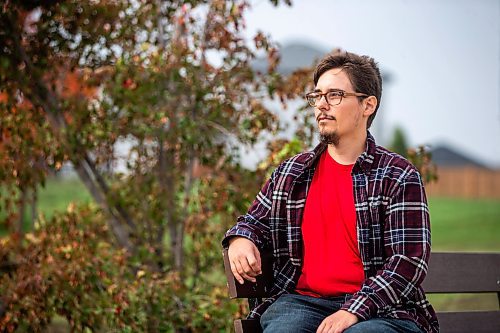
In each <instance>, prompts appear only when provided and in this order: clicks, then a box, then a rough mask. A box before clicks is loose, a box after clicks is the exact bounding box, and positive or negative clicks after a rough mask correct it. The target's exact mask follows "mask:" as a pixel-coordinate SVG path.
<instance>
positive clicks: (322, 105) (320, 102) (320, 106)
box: [316, 95, 330, 110]
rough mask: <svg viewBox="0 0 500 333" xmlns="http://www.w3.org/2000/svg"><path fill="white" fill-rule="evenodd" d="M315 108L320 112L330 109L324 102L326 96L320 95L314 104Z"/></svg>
mask: <svg viewBox="0 0 500 333" xmlns="http://www.w3.org/2000/svg"><path fill="white" fill-rule="evenodd" d="M316 107H317V108H318V109H320V110H328V109H329V108H330V104H328V102H327V101H326V95H321V97H320V98H319V99H318V102H317V103H316Z"/></svg>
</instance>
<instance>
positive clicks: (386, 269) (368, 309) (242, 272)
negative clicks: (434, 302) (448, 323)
mask: <svg viewBox="0 0 500 333" xmlns="http://www.w3.org/2000/svg"><path fill="white" fill-rule="evenodd" d="M314 87H315V89H314V91H312V92H310V93H308V94H307V95H306V98H307V101H308V103H309V104H310V105H311V107H312V109H313V110H314V117H315V119H316V121H317V124H318V129H319V135H320V143H319V145H318V146H317V147H316V148H315V149H314V150H313V151H308V152H304V153H301V154H298V155H296V156H294V157H292V158H290V159H288V160H286V161H284V162H283V163H282V164H281V165H280V166H279V167H278V168H277V169H276V170H275V171H274V172H273V174H272V176H271V178H270V179H269V180H268V181H267V182H266V184H265V185H264V186H263V188H262V189H261V191H260V192H259V193H258V195H257V198H256V199H255V201H254V202H253V204H252V206H251V207H250V209H249V211H248V213H247V214H245V215H243V216H241V217H239V218H238V221H237V224H236V225H235V226H234V227H233V228H231V229H230V230H228V232H227V234H226V237H225V238H224V240H223V246H225V247H228V248H229V250H228V256H229V262H230V265H231V270H232V272H233V274H234V276H235V278H236V279H237V280H238V281H239V282H240V283H243V282H244V279H245V280H248V281H255V277H256V276H257V275H259V274H260V273H261V263H260V253H261V252H262V251H268V252H271V253H272V254H273V277H274V281H273V287H272V289H271V290H270V294H271V295H273V296H272V297H270V298H267V299H266V300H265V301H264V302H263V303H262V304H260V305H259V306H258V307H256V308H255V309H253V310H252V312H251V313H250V315H249V317H250V318H257V319H259V318H260V323H261V326H262V328H263V330H264V332H265V333H269V332H271V333H277V332H286V333H290V332H323V333H326V332H346V333H355V332H389V333H390V332H438V331H439V326H438V322H437V318H436V314H435V312H434V309H433V308H432V306H431V305H430V304H429V302H428V301H427V299H426V297H425V294H424V292H423V290H422V288H421V283H422V281H423V280H424V278H425V276H426V273H427V267H428V266H427V263H428V260H429V255H430V253H431V249H430V236H431V235H430V226H429V211H428V206H427V200H426V196H425V192H424V187H423V184H422V179H421V177H420V175H419V173H418V171H417V169H416V168H415V167H414V166H413V165H412V164H410V163H409V162H408V161H407V160H406V159H404V158H402V157H401V156H399V155H397V154H395V153H393V152H390V151H388V150H386V149H385V148H383V147H380V146H378V145H376V143H375V141H374V138H373V137H372V136H371V135H370V133H369V132H368V129H369V127H370V125H371V123H372V121H373V119H374V117H375V114H376V112H377V109H378V107H379V105H380V98H381V93H382V79H381V75H380V71H379V68H378V66H377V64H376V63H375V61H374V60H373V59H372V58H370V57H367V56H359V55H356V54H353V53H349V52H336V53H333V54H330V55H328V56H326V57H325V58H324V59H323V60H322V61H321V62H320V63H319V64H318V66H317V67H316V70H315V73H314Z"/></svg>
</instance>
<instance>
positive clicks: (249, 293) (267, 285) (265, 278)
mask: <svg viewBox="0 0 500 333" xmlns="http://www.w3.org/2000/svg"><path fill="white" fill-rule="evenodd" d="M222 256H223V257H224V271H225V272H226V278H227V286H228V288H229V296H230V297H231V298H266V297H269V296H270V295H269V291H270V290H271V286H272V284H273V270H272V268H273V262H272V260H273V258H272V253H263V254H261V262H262V274H261V275H259V276H257V282H255V283H252V282H250V281H246V280H245V283H244V284H240V283H239V282H238V281H236V279H235V278H234V275H233V272H231V266H230V265H229V257H228V255H227V249H224V250H223V251H222Z"/></svg>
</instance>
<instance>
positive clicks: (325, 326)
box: [316, 310, 359, 333]
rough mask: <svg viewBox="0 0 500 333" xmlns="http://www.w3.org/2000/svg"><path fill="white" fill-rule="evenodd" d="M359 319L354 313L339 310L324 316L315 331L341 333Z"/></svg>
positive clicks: (317, 332) (318, 332) (319, 332)
mask: <svg viewBox="0 0 500 333" xmlns="http://www.w3.org/2000/svg"><path fill="white" fill-rule="evenodd" d="M358 321H359V319H358V317H357V316H356V315H355V314H352V313H350V312H347V311H345V310H339V311H337V312H335V313H334V314H332V315H330V316H328V317H326V318H325V319H324V320H323V322H322V323H321V325H319V327H318V330H317V331H316V333H342V332H344V330H345V329H348V328H349V327H351V326H352V325H354V324H356V323H357V322H358Z"/></svg>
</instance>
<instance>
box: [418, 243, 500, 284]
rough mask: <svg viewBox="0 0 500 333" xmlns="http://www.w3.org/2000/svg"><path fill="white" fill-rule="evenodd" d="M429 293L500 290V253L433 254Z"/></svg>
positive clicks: (427, 281)
mask: <svg viewBox="0 0 500 333" xmlns="http://www.w3.org/2000/svg"><path fill="white" fill-rule="evenodd" d="M422 286H423V288H424V290H425V292H427V293H469V292H470V293H477V292H496V293H500V253H445V252H437V253H434V252H433V253H431V258H430V260H429V272H428V274H427V276H426V278H425V280H424V283H423V284H422Z"/></svg>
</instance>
